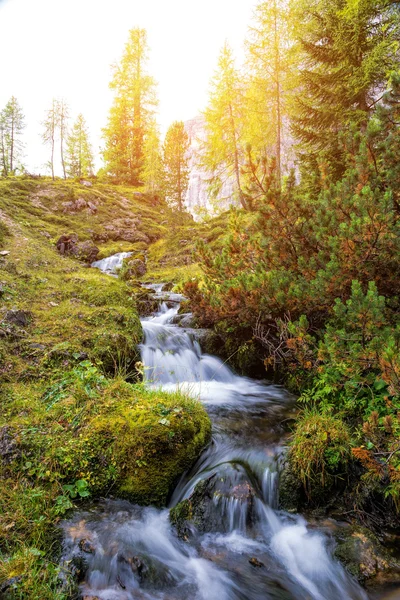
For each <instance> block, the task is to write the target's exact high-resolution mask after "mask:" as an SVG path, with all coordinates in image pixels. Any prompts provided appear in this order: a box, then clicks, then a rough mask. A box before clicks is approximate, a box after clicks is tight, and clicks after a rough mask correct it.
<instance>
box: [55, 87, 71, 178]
mask: <svg viewBox="0 0 400 600" xmlns="http://www.w3.org/2000/svg"><path fill="white" fill-rule="evenodd" d="M68 119H69V108H68V104H67V103H66V102H65V100H64V99H63V98H62V99H61V100H59V101H58V125H59V129H60V156H61V166H62V170H63V175H64V179H66V178H67V170H66V165H65V158H64V145H65V142H66V140H67V135H68Z"/></svg>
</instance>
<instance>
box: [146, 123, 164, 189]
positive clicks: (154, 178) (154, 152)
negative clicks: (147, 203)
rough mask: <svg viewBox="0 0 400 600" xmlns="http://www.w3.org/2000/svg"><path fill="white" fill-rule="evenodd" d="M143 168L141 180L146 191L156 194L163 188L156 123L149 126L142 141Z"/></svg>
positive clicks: (162, 169) (161, 160) (161, 163)
mask: <svg viewBox="0 0 400 600" xmlns="http://www.w3.org/2000/svg"><path fill="white" fill-rule="evenodd" d="M143 152H144V167H143V174H142V179H143V183H144V185H145V186H146V188H147V190H148V191H149V192H151V193H152V194H158V193H159V192H160V191H161V190H162V187H163V181H164V165H163V157H162V148H161V141H160V133H159V130H158V126H157V123H156V121H155V120H154V121H153V123H152V124H151V125H150V127H149V129H148V131H147V134H146V137H145V140H144V149H143Z"/></svg>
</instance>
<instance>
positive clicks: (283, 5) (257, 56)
mask: <svg viewBox="0 0 400 600" xmlns="http://www.w3.org/2000/svg"><path fill="white" fill-rule="evenodd" d="M290 45H291V41H290V36H289V22H288V3H287V0H271V1H270V2H261V3H260V4H259V5H258V6H257V7H256V9H255V11H254V21H253V25H252V26H251V27H250V29H249V39H248V40H247V42H246V47H247V65H248V68H249V71H250V75H251V77H250V81H249V86H248V92H247V120H248V125H247V130H248V133H247V135H248V140H249V143H250V144H251V146H252V148H253V150H255V152H256V153H257V155H258V156H260V155H263V154H264V155H266V156H268V155H269V156H271V154H272V153H273V154H274V156H275V159H276V178H277V181H278V186H280V181H281V173H282V144H283V124H284V119H285V118H286V117H287V106H286V102H285V94H286V93H287V89H288V75H289V73H288V71H289V49H290ZM260 124H261V125H262V127H260ZM271 142H272V144H271ZM271 145H272V148H271Z"/></svg>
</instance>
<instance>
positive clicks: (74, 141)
mask: <svg viewBox="0 0 400 600" xmlns="http://www.w3.org/2000/svg"><path fill="white" fill-rule="evenodd" d="M66 165H67V172H68V175H69V176H70V177H88V176H91V175H92V174H93V152H92V147H91V144H90V142H89V133H88V130H87V126H86V122H85V119H84V118H83V115H82V114H79V115H78V117H77V119H76V121H75V123H74V125H73V126H72V129H71V131H70V133H69V135H68V138H67V156H66Z"/></svg>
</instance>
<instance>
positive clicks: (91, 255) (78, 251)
mask: <svg viewBox="0 0 400 600" xmlns="http://www.w3.org/2000/svg"><path fill="white" fill-rule="evenodd" d="M56 247H57V250H58V252H59V253H60V254H62V255H65V256H75V257H76V258H79V259H80V260H83V261H84V262H87V263H92V262H94V261H95V260H96V258H97V255H98V254H99V252H100V250H99V248H97V246H95V245H94V244H93V242H91V241H90V240H86V241H84V242H79V241H78V236H77V235H76V233H70V234H64V235H62V236H61V237H60V238H59V239H58V241H57V243H56Z"/></svg>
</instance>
